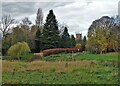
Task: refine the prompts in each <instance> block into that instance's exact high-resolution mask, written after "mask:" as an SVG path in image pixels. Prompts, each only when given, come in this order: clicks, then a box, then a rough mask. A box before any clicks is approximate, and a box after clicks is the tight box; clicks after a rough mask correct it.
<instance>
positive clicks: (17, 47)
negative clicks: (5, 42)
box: [7, 42, 31, 56]
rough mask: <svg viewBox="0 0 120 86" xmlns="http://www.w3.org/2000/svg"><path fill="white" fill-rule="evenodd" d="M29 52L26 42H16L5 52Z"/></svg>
mask: <svg viewBox="0 0 120 86" xmlns="http://www.w3.org/2000/svg"><path fill="white" fill-rule="evenodd" d="M29 52H31V50H30V48H29V46H28V44H27V43H26V42H18V43H16V44H14V45H12V46H11V47H10V48H9V49H8V51H7V54H8V55H10V56H16V55H21V54H26V53H29Z"/></svg>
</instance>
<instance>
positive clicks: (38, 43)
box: [35, 29, 41, 53]
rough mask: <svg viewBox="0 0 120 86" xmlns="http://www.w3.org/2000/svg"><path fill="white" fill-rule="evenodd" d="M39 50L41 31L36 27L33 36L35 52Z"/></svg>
mask: <svg viewBox="0 0 120 86" xmlns="http://www.w3.org/2000/svg"><path fill="white" fill-rule="evenodd" d="M40 50H41V31H40V29H38V30H37V32H36V36H35V52H36V53H39V52H40Z"/></svg>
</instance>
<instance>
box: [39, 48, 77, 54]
mask: <svg viewBox="0 0 120 86" xmlns="http://www.w3.org/2000/svg"><path fill="white" fill-rule="evenodd" d="M63 52H65V53H75V52H78V48H54V49H47V50H43V51H42V52H40V53H43V56H48V55H51V54H57V53H63Z"/></svg>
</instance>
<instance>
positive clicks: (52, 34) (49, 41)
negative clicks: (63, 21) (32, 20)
mask: <svg viewBox="0 0 120 86" xmlns="http://www.w3.org/2000/svg"><path fill="white" fill-rule="evenodd" d="M42 33H43V35H42V38H43V40H42V44H43V49H50V48H57V47H59V40H60V37H59V30H58V23H57V20H56V17H55V15H54V13H53V10H50V11H49V14H48V16H47V19H46V23H45V24H44V29H43V32H42Z"/></svg>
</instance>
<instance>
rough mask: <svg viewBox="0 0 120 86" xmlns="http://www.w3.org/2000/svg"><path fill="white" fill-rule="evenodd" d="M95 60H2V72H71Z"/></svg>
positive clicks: (88, 65)
mask: <svg viewBox="0 0 120 86" xmlns="http://www.w3.org/2000/svg"><path fill="white" fill-rule="evenodd" d="M92 63H97V62H96V61H92V62H91V61H89V60H81V61H68V62H67V61H55V62H46V61H40V60H39V61H32V62H23V61H5V60H4V61H3V72H10V71H24V72H25V71H38V72H72V71H73V70H75V69H80V68H85V67H87V68H88V67H90V66H91V64H92Z"/></svg>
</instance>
